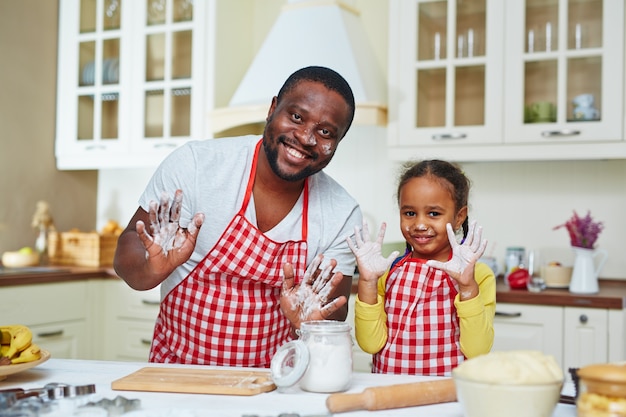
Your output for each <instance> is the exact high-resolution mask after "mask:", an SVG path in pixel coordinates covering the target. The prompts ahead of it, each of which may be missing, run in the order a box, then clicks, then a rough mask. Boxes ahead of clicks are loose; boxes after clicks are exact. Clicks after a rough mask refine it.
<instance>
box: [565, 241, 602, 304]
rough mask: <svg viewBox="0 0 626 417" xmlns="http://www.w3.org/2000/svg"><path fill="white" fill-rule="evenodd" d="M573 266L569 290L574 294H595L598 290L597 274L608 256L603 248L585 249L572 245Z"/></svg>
mask: <svg viewBox="0 0 626 417" xmlns="http://www.w3.org/2000/svg"><path fill="white" fill-rule="evenodd" d="M572 250H573V251H574V256H575V257H574V268H573V270H572V280H571V281H570V284H569V291H570V292H573V293H576V294H595V293H597V292H598V291H599V287H598V275H599V274H600V270H602V267H603V266H604V263H605V262H606V260H607V258H608V256H609V255H608V253H607V252H606V251H605V250H604V249H595V250H594V249H585V248H577V247H572Z"/></svg>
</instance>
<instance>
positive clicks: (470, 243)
mask: <svg viewBox="0 0 626 417" xmlns="http://www.w3.org/2000/svg"><path fill="white" fill-rule="evenodd" d="M446 230H447V232H448V240H449V241H450V246H451V247H452V258H451V259H450V260H449V261H447V262H440V261H435V260H430V261H428V262H426V265H428V266H431V267H433V268H437V269H442V270H443V271H445V272H446V273H447V274H448V275H450V277H451V278H453V279H454V280H455V281H456V282H458V284H459V294H460V295H461V300H468V299H470V298H474V297H475V296H476V295H478V284H477V283H476V280H475V279H474V266H475V265H476V261H478V259H480V257H481V256H483V253H484V252H485V248H486V247H487V240H481V236H482V232H483V229H482V227H480V226H476V222H475V221H474V222H472V223H471V224H470V227H469V230H468V232H467V237H466V238H465V240H464V241H463V244H459V243H458V242H457V240H456V236H455V235H454V231H453V230H452V225H451V224H450V223H448V224H447V225H446Z"/></svg>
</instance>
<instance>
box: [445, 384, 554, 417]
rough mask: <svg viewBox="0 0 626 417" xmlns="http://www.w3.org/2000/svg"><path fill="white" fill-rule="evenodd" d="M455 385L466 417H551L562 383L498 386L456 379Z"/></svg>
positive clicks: (458, 399)
mask: <svg viewBox="0 0 626 417" xmlns="http://www.w3.org/2000/svg"><path fill="white" fill-rule="evenodd" d="M453 375H454V374H453ZM454 384H455V387H456V395H457V401H458V402H459V403H460V404H461V408H462V409H463V415H464V416H465V417H503V416H506V417H550V416H551V415H552V412H553V411H554V408H555V407H556V404H557V403H558V402H559V397H560V395H561V388H562V386H563V382H562V381H555V382H551V383H545V384H510V383H509V384H498V383H493V382H479V381H473V380H469V379H464V378H461V377H459V376H454Z"/></svg>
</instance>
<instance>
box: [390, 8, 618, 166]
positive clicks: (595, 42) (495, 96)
mask: <svg viewBox="0 0 626 417" xmlns="http://www.w3.org/2000/svg"><path fill="white" fill-rule="evenodd" d="M389 19H390V20H389V28H390V37H389V120H390V121H389V138H388V144H389V155H390V157H391V158H392V159H394V160H407V159H415V158H442V159H450V160H457V161H506V160H560V159H568V160H571V159H607V158H608V159H612V158H626V141H625V140H624V129H625V128H624V121H623V112H624V20H625V17H624V2H623V0H507V1H506V2H503V1H498V0H494V1H490V0H463V1H461V0H437V1H433V0H410V1H406V0H391V1H390V11H389ZM470 29H472V32H471V38H472V40H473V41H472V43H471V44H472V45H473V53H472V54H468V48H469V46H468V38H469V37H470ZM505 29H506V30H505ZM437 51H439V52H438V53H437ZM470 55H471V56H470ZM467 74H473V76H467ZM589 94H590V95H592V96H593V97H594V98H595V105H594V106H595V109H596V110H597V112H593V111H589V112H586V111H583V110H584V109H583V110H581V109H579V108H575V106H574V104H573V101H574V100H575V99H576V100H582V98H581V96H584V95H589ZM586 97H587V96H586ZM585 115H588V116H585Z"/></svg>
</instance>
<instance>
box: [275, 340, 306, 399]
mask: <svg viewBox="0 0 626 417" xmlns="http://www.w3.org/2000/svg"><path fill="white" fill-rule="evenodd" d="M309 356H310V355H309V348H308V347H307V345H306V344H305V343H304V342H303V341H301V340H292V341H291V342H288V343H285V344H284V345H282V346H281V347H280V348H278V350H277V351H276V353H275V354H274V356H273V357H272V362H271V364H270V370H271V372H272V380H273V381H274V384H276V386H277V387H278V388H288V387H291V386H293V385H295V384H296V383H297V382H298V381H300V379H301V378H302V376H303V375H304V373H305V372H306V369H307V367H308V366H309Z"/></svg>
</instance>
